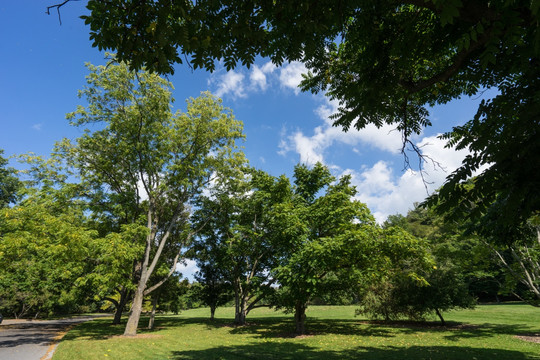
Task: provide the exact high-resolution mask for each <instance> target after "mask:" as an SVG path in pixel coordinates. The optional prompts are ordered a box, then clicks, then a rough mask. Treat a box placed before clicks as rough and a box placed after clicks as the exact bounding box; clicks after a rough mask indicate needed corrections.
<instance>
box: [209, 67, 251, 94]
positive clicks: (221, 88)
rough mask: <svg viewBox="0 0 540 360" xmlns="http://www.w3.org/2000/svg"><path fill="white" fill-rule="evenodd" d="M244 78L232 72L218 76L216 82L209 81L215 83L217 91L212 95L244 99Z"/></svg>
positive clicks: (214, 80)
mask: <svg viewBox="0 0 540 360" xmlns="http://www.w3.org/2000/svg"><path fill="white" fill-rule="evenodd" d="M244 78H245V76H244V75H243V74H241V73H238V72H235V71H234V70H231V71H228V72H226V73H225V74H224V75H218V78H217V80H216V79H212V80H211V82H217V90H215V91H214V94H215V95H216V96H218V97H223V96H225V95H230V96H232V97H233V98H245V97H246V96H247V94H246V87H245V84H244Z"/></svg>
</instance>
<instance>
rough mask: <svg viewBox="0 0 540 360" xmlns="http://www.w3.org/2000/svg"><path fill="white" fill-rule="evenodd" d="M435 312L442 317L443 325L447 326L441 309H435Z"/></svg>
mask: <svg viewBox="0 0 540 360" xmlns="http://www.w3.org/2000/svg"><path fill="white" fill-rule="evenodd" d="M435 313H436V314H437V316H438V317H439V319H441V323H442V326H446V322H445V321H444V318H443V317H442V314H441V312H440V311H439V309H435Z"/></svg>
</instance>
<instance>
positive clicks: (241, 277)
mask: <svg viewBox="0 0 540 360" xmlns="http://www.w3.org/2000/svg"><path fill="white" fill-rule="evenodd" d="M220 179H221V180H220V181H219V182H218V183H217V184H216V186H214V187H213V189H212V190H211V196H209V197H206V198H203V199H202V200H203V201H202V202H201V203H200V209H199V210H198V211H197V213H196V218H198V219H199V223H203V224H205V225H204V228H203V229H202V231H200V232H199V234H198V239H197V241H196V243H195V244H194V247H193V250H194V251H195V253H196V254H197V258H198V259H199V260H198V261H199V263H202V265H203V268H202V269H203V271H205V272H206V275H207V276H208V275H210V274H212V275H213V276H218V279H216V280H218V281H220V282H228V283H230V284H231V285H232V288H233V290H234V299H235V323H236V324H238V325H244V324H245V322H246V316H247V315H248V314H249V312H250V311H251V310H253V309H254V308H257V307H260V306H268V305H267V304H263V303H262V302H263V300H264V299H265V298H268V296H269V295H270V294H272V293H273V291H274V289H273V287H272V285H273V284H274V283H275V279H274V278H273V277H272V272H271V270H272V269H273V268H274V267H275V266H276V264H277V262H278V260H279V259H281V258H282V257H283V256H284V254H285V253H284V251H285V249H286V248H287V246H288V245H287V244H286V243H285V242H284V239H283V238H282V237H280V236H277V235H276V233H277V232H278V231H279V228H278V227H277V226H276V221H275V219H276V217H278V216H279V212H278V211H276V208H275V207H276V205H277V204H280V203H282V202H284V201H285V200H286V199H287V198H289V197H290V196H291V189H290V183H289V180H288V179H287V178H286V177H285V176H281V177H279V178H275V177H273V176H271V175H269V174H267V173H265V172H264V171H261V170H254V169H244V170H241V171H240V172H239V173H237V174H236V176H234V177H227V178H220ZM206 280H209V279H206ZM201 284H202V285H203V286H205V285H206V284H204V283H203V282H201ZM214 300H215V297H214Z"/></svg>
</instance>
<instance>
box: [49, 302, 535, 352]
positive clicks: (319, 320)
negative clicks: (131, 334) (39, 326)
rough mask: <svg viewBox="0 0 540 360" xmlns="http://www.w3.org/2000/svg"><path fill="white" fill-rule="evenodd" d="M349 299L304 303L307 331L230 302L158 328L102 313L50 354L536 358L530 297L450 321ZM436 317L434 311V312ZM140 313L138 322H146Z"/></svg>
mask: <svg viewBox="0 0 540 360" xmlns="http://www.w3.org/2000/svg"><path fill="white" fill-rule="evenodd" d="M354 310H355V307H354V306H318V307H310V308H309V310H308V313H307V315H308V323H307V326H308V332H309V334H308V335H307V336H303V337H293V336H292V333H291V331H292V330H293V329H294V324H293V321H292V316H291V315H287V314H283V313H280V312H274V311H272V310H269V309H256V310H254V312H252V313H250V314H249V316H248V325H247V326H245V327H234V326H232V325H231V322H232V318H233V315H234V309H231V308H221V309H218V311H217V312H216V317H217V319H216V320H215V321H214V322H211V321H209V320H208V317H209V311H208V309H194V310H189V311H185V312H183V313H182V314H180V315H178V316H160V317H158V319H157V321H156V326H157V328H156V330H155V331H147V330H144V329H141V330H142V331H140V333H141V336H140V337H137V338H124V337H121V336H115V335H121V334H122V332H123V325H121V326H112V325H109V322H110V320H107V319H99V320H95V321H92V322H89V323H85V324H82V325H79V326H77V327H76V328H75V329H73V330H72V331H71V332H70V333H69V334H68V335H67V336H66V337H65V339H64V341H62V342H61V343H60V345H59V346H58V349H57V351H56V353H55V355H54V357H53V360H64V359H66V360H67V359H69V360H72V359H257V360H260V359H325V360H333V359H477V360H480V359H489V360H492V359H540V344H535V343H530V342H526V341H523V340H520V339H518V338H516V337H515V335H517V334H523V333H540V310H538V309H536V308H533V307H531V306H527V305H521V304H512V305H485V306H479V307H478V308H477V309H476V310H466V311H456V312H451V313H448V314H446V318H447V321H448V322H449V326H448V327H446V328H443V327H440V326H438V325H437V323H436V322H435V321H434V322H433V323H431V322H429V323H409V322H398V323H394V324H379V323H372V322H368V321H366V319H363V318H357V317H354ZM433 320H435V319H433ZM145 321H146V319H144V318H143V319H142V321H141V327H142V326H144V325H146V323H145Z"/></svg>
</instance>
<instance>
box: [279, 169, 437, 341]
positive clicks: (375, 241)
mask: <svg viewBox="0 0 540 360" xmlns="http://www.w3.org/2000/svg"><path fill="white" fill-rule="evenodd" d="M294 183H295V188H294V191H295V197H294V198H293V200H292V201H290V202H288V203H284V204H279V205H278V209H279V210H278V211H276V213H277V214H280V215H279V217H278V218H277V219H276V221H277V222H279V224H281V226H280V227H278V229H280V233H281V234H280V235H281V236H284V237H286V238H290V239H291V240H289V243H290V245H289V249H288V253H286V254H287V255H286V256H284V257H283V258H282V259H281V260H280V262H279V266H278V267H277V268H275V269H274V270H273V272H274V274H275V277H276V279H277V283H278V284H279V289H278V291H277V293H276V294H275V296H274V297H273V302H272V303H273V305H274V306H275V307H276V308H283V309H285V310H286V311H290V312H294V318H295V324H296V333H297V334H300V335H301V334H304V333H305V330H306V329H305V320H306V309H307V307H308V305H309V303H310V301H312V300H313V299H314V298H317V297H324V296H328V295H330V294H336V293H340V292H348V293H349V295H350V296H351V297H352V296H353V295H355V293H357V292H358V291H359V290H360V288H361V285H362V284H365V283H370V282H372V281H373V279H375V278H377V279H378V278H380V277H382V276H384V274H385V273H386V271H388V269H389V266H395V263H396V260H395V259H401V261H402V262H405V261H410V259H413V258H414V259H418V260H417V262H418V263H421V264H423V263H424V259H425V258H426V254H425V253H424V252H423V250H422V249H420V248H419V247H418V246H416V245H415V244H414V242H412V241H407V240H408V238H406V239H405V240H403V239H394V238H390V237H389V236H387V234H385V233H384V232H381V229H380V228H379V227H378V226H377V224H376V222H375V219H374V218H373V216H372V215H371V213H370V212H369V209H368V208H367V206H366V205H365V204H363V203H361V202H360V201H358V200H356V199H355V198H354V197H355V195H356V189H355V188H354V186H352V185H351V184H350V177H349V176H343V177H341V178H340V179H339V180H338V181H335V180H334V178H333V177H332V176H331V175H330V172H329V170H328V168H326V167H325V166H323V165H322V164H320V163H317V164H316V165H315V166H314V167H313V168H312V169H309V168H308V167H307V166H305V165H297V166H296V167H295V180H294ZM398 254H399V256H397V255H398ZM404 259H407V260H404ZM408 273H409V274H410V276H415V274H416V273H415V272H414V271H413V270H411V271H409V272H408Z"/></svg>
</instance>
